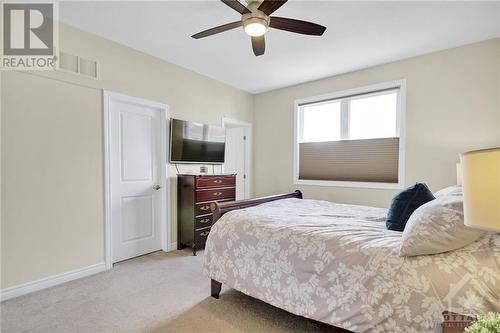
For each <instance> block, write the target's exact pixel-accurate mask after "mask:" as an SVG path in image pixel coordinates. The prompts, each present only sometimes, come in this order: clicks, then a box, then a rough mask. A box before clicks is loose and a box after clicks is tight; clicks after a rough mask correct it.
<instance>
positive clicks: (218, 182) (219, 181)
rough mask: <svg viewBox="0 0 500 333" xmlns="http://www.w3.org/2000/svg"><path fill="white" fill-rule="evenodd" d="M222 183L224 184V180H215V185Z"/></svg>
mask: <svg viewBox="0 0 500 333" xmlns="http://www.w3.org/2000/svg"><path fill="white" fill-rule="evenodd" d="M220 183H222V180H221V179H215V180H214V184H220Z"/></svg>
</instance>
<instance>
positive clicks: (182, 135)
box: [170, 119, 226, 164]
mask: <svg viewBox="0 0 500 333" xmlns="http://www.w3.org/2000/svg"><path fill="white" fill-rule="evenodd" d="M225 146H226V131H225V130H224V128H223V127H219V126H212V125H205V124H201V123H196V122H193V121H185V120H180V119H172V120H171V121H170V163H197V164H223V163H224V150H225Z"/></svg>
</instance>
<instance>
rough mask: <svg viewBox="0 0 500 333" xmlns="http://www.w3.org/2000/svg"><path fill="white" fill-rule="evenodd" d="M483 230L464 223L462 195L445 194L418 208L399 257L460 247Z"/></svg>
mask: <svg viewBox="0 0 500 333" xmlns="http://www.w3.org/2000/svg"><path fill="white" fill-rule="evenodd" d="M482 234H483V231H481V230H477V229H472V228H469V227H467V226H465V225H464V213H463V197H462V196H457V195H443V196H439V197H438V198H436V199H434V200H432V201H429V202H427V203H425V204H423V205H422V206H420V207H418V208H417V209H416V210H415V211H414V212H413V214H411V216H410V218H409V219H408V223H406V226H405V229H404V231H403V236H402V241H401V247H400V249H399V255H400V256H418V255H422V254H435V253H442V252H447V251H451V250H455V249H458V248H460V247H463V246H466V245H468V244H470V243H472V242H474V241H476V240H477V239H479V238H480V237H481V235H482Z"/></svg>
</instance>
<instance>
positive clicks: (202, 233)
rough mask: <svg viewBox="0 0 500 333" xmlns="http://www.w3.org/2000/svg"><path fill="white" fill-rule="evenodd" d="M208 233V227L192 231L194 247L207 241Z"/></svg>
mask: <svg viewBox="0 0 500 333" xmlns="http://www.w3.org/2000/svg"><path fill="white" fill-rule="evenodd" d="M209 233H210V228H205V229H200V230H195V231H194V243H195V244H196V247H198V248H199V247H200V246H203V245H204V244H205V243H206V242H207V237H208V234H209Z"/></svg>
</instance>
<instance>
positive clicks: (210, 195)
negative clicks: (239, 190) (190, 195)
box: [196, 187, 235, 202]
mask: <svg viewBox="0 0 500 333" xmlns="http://www.w3.org/2000/svg"><path fill="white" fill-rule="evenodd" d="M234 194H235V189H234V187H231V188H219V189H210V190H200V191H196V201H197V202H200V201H210V200H220V199H233V198H234Z"/></svg>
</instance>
